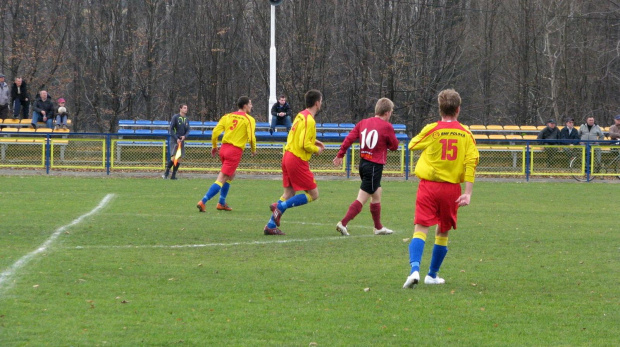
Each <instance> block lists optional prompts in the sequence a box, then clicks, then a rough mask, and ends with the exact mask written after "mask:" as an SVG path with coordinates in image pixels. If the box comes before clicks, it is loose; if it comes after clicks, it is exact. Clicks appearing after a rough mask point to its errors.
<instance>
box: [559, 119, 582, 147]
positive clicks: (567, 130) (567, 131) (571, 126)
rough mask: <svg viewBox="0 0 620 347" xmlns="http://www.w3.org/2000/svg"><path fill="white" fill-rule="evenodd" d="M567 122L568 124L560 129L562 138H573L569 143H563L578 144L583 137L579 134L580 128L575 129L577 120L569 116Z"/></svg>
mask: <svg viewBox="0 0 620 347" xmlns="http://www.w3.org/2000/svg"><path fill="white" fill-rule="evenodd" d="M565 124H566V126H565V127H564V128H563V129H562V130H561V131H560V140H571V141H570V142H569V143H563V144H572V145H576V144H578V143H579V140H580V139H581V137H580V136H579V130H577V129H575V120H574V119H572V118H568V119H567V120H566V123H565Z"/></svg>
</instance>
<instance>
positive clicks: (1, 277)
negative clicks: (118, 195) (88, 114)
mask: <svg viewBox="0 0 620 347" xmlns="http://www.w3.org/2000/svg"><path fill="white" fill-rule="evenodd" d="M113 197H114V194H108V195H106V196H105V197H104V198H103V200H101V202H100V203H99V205H97V207H95V208H94V209H92V210H91V211H90V212H88V213H86V214H83V215H81V216H80V217H78V218H76V219H74V220H73V221H72V222H71V223H69V224H67V225H64V226H62V227H60V228H58V229H56V231H55V232H54V233H53V234H52V235H51V236H50V237H49V238H48V239H47V240H46V241H45V242H43V244H42V245H41V246H39V248H37V249H35V250H34V251H32V252H30V253H28V254H26V255H25V256H23V257H21V258H20V259H19V260H18V261H16V262H15V263H14V264H13V265H11V266H10V267H9V268H8V269H6V270H4V271H3V272H2V273H0V294H2V292H3V290H5V289H7V288H8V285H5V284H6V283H8V280H9V279H10V278H11V277H13V275H14V274H15V273H16V272H17V271H18V270H19V269H21V268H22V267H24V266H25V265H26V264H28V262H30V261H31V260H32V259H33V258H34V257H35V256H36V255H38V254H40V253H43V252H45V251H46V250H47V249H48V247H50V246H51V245H52V243H54V241H56V239H57V238H58V237H59V236H60V235H61V234H62V233H64V232H65V231H66V230H67V229H69V228H70V227H72V226H74V225H77V224H80V223H81V222H82V221H83V220H84V219H86V218H88V217H90V216H92V215H94V214H96V213H97V212H99V211H100V210H101V209H103V208H104V207H106V206H107V204H108V203H109V202H110V201H111V200H112V198H113Z"/></svg>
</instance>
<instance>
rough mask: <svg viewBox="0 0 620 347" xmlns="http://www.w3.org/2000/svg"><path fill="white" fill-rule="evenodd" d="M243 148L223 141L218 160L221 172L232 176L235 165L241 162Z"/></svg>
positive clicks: (235, 168)
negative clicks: (220, 164)
mask: <svg viewBox="0 0 620 347" xmlns="http://www.w3.org/2000/svg"><path fill="white" fill-rule="evenodd" d="M241 156H243V150H242V149H241V148H239V147H236V146H233V145H231V144H229V143H225V144H223V145H222V147H221V148H220V161H221V162H222V170H221V171H222V173H223V174H224V175H226V176H231V177H232V176H234V175H235V171H237V167H238V166H239V163H240V162H241Z"/></svg>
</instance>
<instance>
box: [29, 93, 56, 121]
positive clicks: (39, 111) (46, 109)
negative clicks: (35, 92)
mask: <svg viewBox="0 0 620 347" xmlns="http://www.w3.org/2000/svg"><path fill="white" fill-rule="evenodd" d="M39 120H41V121H42V122H45V127H47V128H50V129H51V128H52V123H53V121H54V103H53V102H52V99H51V98H48V97H47V91H45V90H42V91H40V92H39V98H37V100H36V101H35V102H34V109H33V111H32V127H33V128H35V129H36V128H37V122H38V121H39Z"/></svg>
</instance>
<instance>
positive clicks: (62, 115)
mask: <svg viewBox="0 0 620 347" xmlns="http://www.w3.org/2000/svg"><path fill="white" fill-rule="evenodd" d="M67 118H69V114H68V113H67V108H66V107H65V99H63V98H60V99H58V108H57V109H56V127H55V129H60V128H61V127H62V128H63V129H67Z"/></svg>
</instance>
